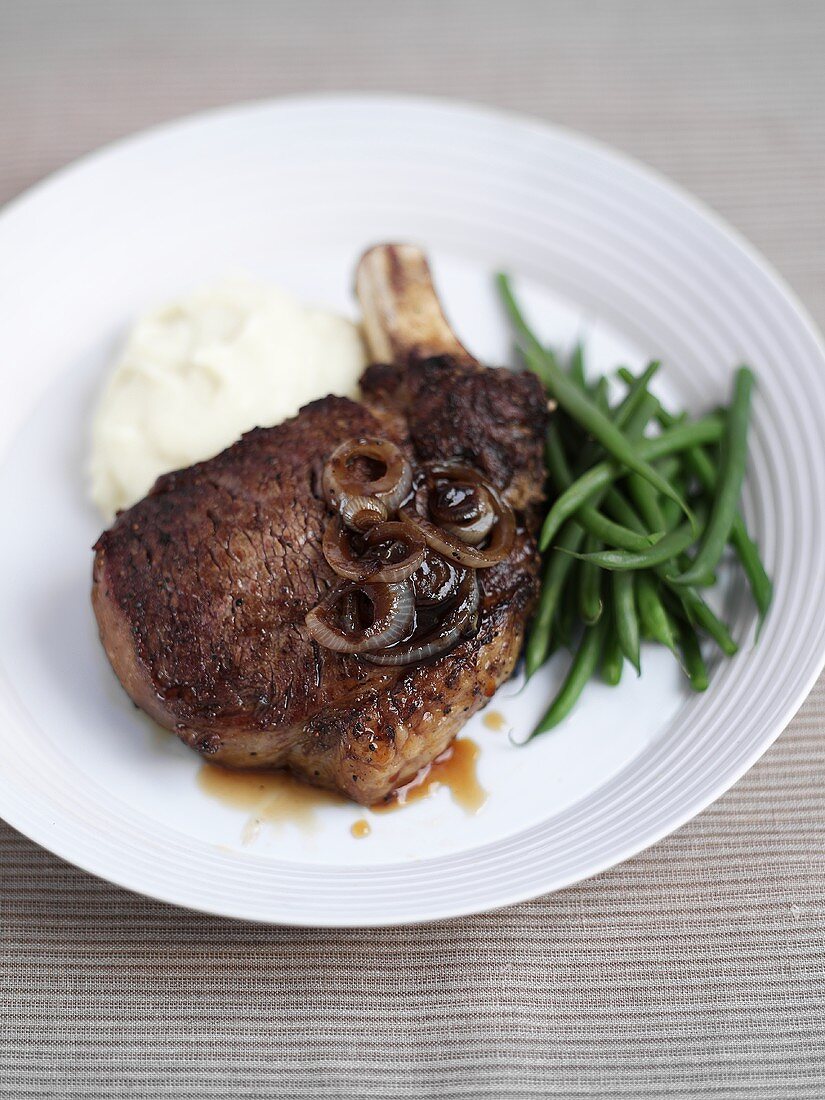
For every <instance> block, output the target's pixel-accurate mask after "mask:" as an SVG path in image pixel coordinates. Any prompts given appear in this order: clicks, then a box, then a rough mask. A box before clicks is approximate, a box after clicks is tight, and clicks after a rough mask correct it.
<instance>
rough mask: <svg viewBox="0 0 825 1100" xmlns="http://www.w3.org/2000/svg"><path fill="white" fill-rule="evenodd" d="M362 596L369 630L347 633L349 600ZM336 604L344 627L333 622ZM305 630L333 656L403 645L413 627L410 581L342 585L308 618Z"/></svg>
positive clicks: (364, 627)
mask: <svg viewBox="0 0 825 1100" xmlns="http://www.w3.org/2000/svg"><path fill="white" fill-rule="evenodd" d="M358 595H362V596H365V597H366V599H367V600H369V602H370V603H371V604H372V608H373V612H374V617H373V621H372V622H371V623H370V624H369V625H368V626H362V627H360V628H357V629H354V630H353V629H350V628H351V627H352V626H353V619H354V618H356V617H357V616H355V615H354V613H353V609H352V604H351V600H350V597H356V598H357V596H358ZM339 603H343V604H344V613H343V616H339V617H341V618H342V620H343V625H338V624H337V623H336V622H335V621H334V612H335V609H336V606H337V605H338V604H339ZM305 622H306V626H307V630H308V631H309V633H310V635H311V636H312V637H313V638H314V639H315V641H316V642H317V643H318V645H320V646H323V647H324V648H325V649H331V650H333V651H334V652H336V653H363V654H366V653H368V652H370V651H372V650H377V649H385V648H386V647H387V646H392V645H395V643H396V642H400V641H403V640H404V639H405V638H408V637H409V636H410V634H411V633H412V631H413V629H414V626H415V596H414V593H413V587H412V585H411V584H410V582H409V581H402V582H401V583H400V584H364V583H344V584H339V585H337V586H336V587H335V588H333V589H332V590H331V591H330V592H328V593H327V595H326V596H325V597H324V598H323V600H321V602H320V603H319V604H318V605H317V607H313V609H312V610H311V611H310V612H309V613H308V614H307V616H306V619H305Z"/></svg>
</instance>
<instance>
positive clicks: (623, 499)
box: [496, 274, 773, 736]
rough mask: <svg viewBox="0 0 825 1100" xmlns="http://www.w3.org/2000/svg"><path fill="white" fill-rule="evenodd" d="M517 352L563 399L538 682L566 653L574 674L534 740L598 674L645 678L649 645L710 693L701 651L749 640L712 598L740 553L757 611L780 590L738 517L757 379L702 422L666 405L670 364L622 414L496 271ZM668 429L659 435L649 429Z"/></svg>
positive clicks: (554, 437) (537, 642) (552, 475)
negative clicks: (537, 329) (723, 569)
mask: <svg viewBox="0 0 825 1100" xmlns="http://www.w3.org/2000/svg"><path fill="white" fill-rule="evenodd" d="M496 282H497V286H498V290H499V293H500V295H501V300H502V303H503V305H504V308H505V310H506V312H507V315H508V317H509V320H510V322H511V325H512V328H513V332H514V335H515V338H516V346H517V348H518V350H519V352H520V354H521V356H522V358H523V360H524V362H525V363H526V364H527V366H528V367H529V368H530V369H531V370H532V371H534V372H535V374H536V375H538V377H539V378H540V379H541V381H542V383H543V384H544V387H545V389H546V390H547V394H548V397H550V398H552V399H553V401H554V402H555V403H556V406H557V408H556V410H555V412H554V413H553V415H552V417H551V423H550V427H549V429H548V433H547V441H546V448H545V460H546V467H547V475H548V484H549V492H548V498H549V500H550V501H551V504H550V507H549V508H548V510H547V513H546V515H545V517H544V522H543V525H542V528H541V533H540V535H539V546H540V549H541V551H542V555H543V565H542V585H541V595H540V599H539V605H538V608H537V611H536V614H535V616H534V618H533V621H532V625H531V628H530V630H529V633H528V636H527V642H526V645H525V664H526V675H527V677H528V678H529V677H530V676H532V675H533V674H534V673H535V672H536V671H537V669H539V668H540V667H541V666H542V665H543V664H544V663H545V661H547V660H548V658H549V657H550V656H551V655H552V654H553V653H554V652H556V651H557V650H558V649H560V648H563V647H566V648H569V649H571V651H572V661H571V663H570V666H569V669H568V672H567V675H566V677H565V679H564V682H563V683H562V685H561V688H560V689H559V691H558V693H557V694H556V696H555V698H554V699H553V700H552V702H551V703H550V706H549V707H548V709H547V711H546V713H545V714H544V716H543V717H542V719H541V721H540V722H539V723H538V725H537V726H536V728H535V729H534V730H533V733H532V734H531V736H535V735H536V734H539V733H544V732H546V731H547V730H550V729H552V728H553V727H554V726H556V725H558V723H559V722H561V721H562V719H563V718H565V717H566V716H567V715H568V714H569V713H570V711H571V710H572V708H573V707H574V706H575V704H576V702H577V700H578V698H579V696H580V695H581V693H582V691H583V689H584V687H585V684H586V683H587V681H588V680H589V679H590V678H591V677H592V676H593V675H594V674H595V673H596V672H597V671H598V672H600V674H601V677H602V679H603V680H604V681H605V683H607V684H611V685H615V684H618V683H619V681H620V680H621V677H622V671H623V668H624V664H625V661H629V662H630V664H631V665H632V666H633V668H635V669H636V672H637V674H638V673H640V672H641V642H642V640H643V639H644V640H647V641H651V642H655V643H658V644H659V645H663V646H665V647H666V648H667V649H668V650H670V651H671V652H672V653H673V655H674V657H675V658H676V660H677V661H678V662H679V664H680V666H681V668H682V669H683V671H684V673H685V676H686V677H687V680H688V682H689V683H690V685H691V686H692V687H693V688H694V689H695V690H696V691H704V690H705V689H706V688H707V686H708V670H707V664H706V663H705V658H704V656H703V644H705V645H709V644H714V645H716V646H717V647H718V648H719V649H720V650H721V651H722V653H724V654H725V655H726V656H728V657H730V656H733V654H734V653H736V651H737V645H736V642H735V641H734V639H733V638H732V637H731V634H730V630H729V629H728V627H727V626H726V625H725V624H724V623H723V622H722V621H721V620H720V619H719V618H718V617H717V616H716V614H715V613H714V612H713V611H712V610H711V608H710V607H709V605H708V604H707V603H706V602H705V599H704V598H703V596H702V595H701V592H700V590H701V589H703V588H708V587H711V586H712V585H714V584H715V583H716V570H717V567H718V566H719V563H720V561H721V560H722V557H723V555H724V553H725V550H726V547H727V546H730V547H731V548H732V550H733V552H734V554H735V555H736V557H737V558H738V560H739V562H740V564H741V566H742V570H743V572H744V574H745V577H746V578H747V581H748V584H749V587H750V590H751V593H752V595H753V599H754V602H755V604H756V607H757V610H758V612H759V626H760V627H761V624H762V622H763V620H764V618H765V616H766V615H767V613H768V609H769V607H770V603H771V597H772V594H773V589H772V585H771V581H770V578H769V577H768V574H767V573H766V572H765V568H764V566H763V565H762V562H761V560H760V557H759V551H758V549H757V547H756V544H755V543H754V541H753V539H752V538H751V537H750V535H749V534H748V531H747V527H746V526H745V521H744V519H743V517H742V515H741V513H740V511H739V497H740V494H741V490H742V482H743V479H744V476H745V463H746V459H747V435H748V423H749V415H750V399H751V392H752V390H753V385H754V377H753V373H752V372H751V371H750V370H749V368H747V367H740V368H739V369H738V370H737V371H736V373H735V376H734V384H733V393H732V397H731V401H730V404H729V405H728V406H727V408H724V409H721V410H716V411H715V412H713V413H711V414H710V415H707V416H704V417H701V418H699V419H695V420H691V419H689V418H688V417H687V416H686V415H685V414H679V415H676V414H674V413H672V412H669V411H668V410H666V409H665V408H664V407H663V405H662V404H661V403H660V402H659V400H658V399H657V398H656V397H655V396H654V395H653V394H652V393H651V392H650V390H649V388H648V387H649V385H650V382H651V381H652V379H653V378H654V376H655V374H656V372H657V371H658V369H659V367H660V364H659V363H658V362H654V363H651V364H650V365H649V366H648V367H647V368H646V369H645V370H644V371H643V372H642V373H641V374H639V375H638V376H636V375H634V374H632V373H631V372H630V371H629V370H627V369H626V368H621V369H620V370H619V371H618V372H617V380H620V381H621V382H622V383H624V385H625V387H626V390H625V393H624V395H623V396H622V397H621V399H620V400H619V401H618V402H617V403H616V404H614V405H611V404H610V402H609V399H608V394H609V392H610V390H611V387H610V385H609V380H608V379H607V378H606V377H604V376H602V377H600V378H596V379H593V378H588V377H587V375H586V374H585V370H584V351H583V348H582V347H581V345H578V346H577V347H576V348H575V349H574V350H573V353H572V355H571V356H570V359H569V362H568V364H567V365H566V366H564V365H562V363H561V362H560V360H559V358H558V357H557V355H556V354H555V353H554V352H553V351H552V350H550V349H549V348H547V347H545V346H544V345H543V344H542V343H541V341H540V340H539V339H538V338H537V337H536V335H535V333H534V332H533V331H532V329H531V328H530V326H529V325H528V324H527V321H526V320H525V318H524V314H523V313H522V311H521V308H520V307H519V305H518V303H517V301H516V299H515V297H514V295H513V291H512V288H511V285H510V281H509V279H508V278H507V276H506V275H503V274H499V275H498V276H496ZM654 429H655V431H656V434H649V432H650V431H651V430H654Z"/></svg>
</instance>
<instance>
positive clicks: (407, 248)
mask: <svg viewBox="0 0 825 1100" xmlns="http://www.w3.org/2000/svg"><path fill="white" fill-rule="evenodd" d="M355 292H356V294H357V295H358V299H359V301H360V303H361V309H362V310H363V314H364V321H363V324H364V335H365V337H366V341H367V349H368V351H369V353H370V357H371V359H372V361H373V362H374V363H396V364H399V365H405V364H407V363H409V362H410V361H412V360H414V359H429V358H432V357H434V356H440V355H448V356H450V357H451V358H452V359H454V360H455V361H456V362H457V363H462V364H466V365H468V366H474V365H477V360H476V359H474V357H473V356H472V355H470V353H469V352H468V351H467V349H466V348H465V347H464V345H463V344H462V343H461V341H460V340H459V339H458V337H457V336H456V335H455V333H454V332H453V330H452V329H451V328H450V325H449V322H448V321H447V318H446V317H445V316H444V311H443V310H442V308H441V303H440V302H439V300H438V295H437V294H436V292H435V287H434V286H433V280H432V275H431V273H430V268H429V265H428V263H427V260H426V257H425V256H424V253H423V252H422V251H421V249H419V248H416V247H415V246H414V245H410V244H379V245H376V246H375V247H374V248H370V249H369V250H368V251H367V252H365V253H364V255H363V256H362V257H361V260H360V262H359V264H358V269H357V271H356V275H355Z"/></svg>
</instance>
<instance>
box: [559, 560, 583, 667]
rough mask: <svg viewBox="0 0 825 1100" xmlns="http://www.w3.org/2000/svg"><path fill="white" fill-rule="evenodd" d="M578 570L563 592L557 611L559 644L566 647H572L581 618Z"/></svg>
mask: <svg viewBox="0 0 825 1100" xmlns="http://www.w3.org/2000/svg"><path fill="white" fill-rule="evenodd" d="M577 580H578V571H575V572H574V573H573V576H572V577H571V578H570V581H569V582H568V584H567V586H566V587H565V589H564V592H562V594H561V600H560V602H559V608H558V611H557V612H556V622H555V626H554V628H553V630H554V634H555V635H556V636H557V637H558V640H559V644H560V645H563V646H564V648H565V649H572V646H573V639H574V637H575V634H576V624H577V622H578V620H579V598H578V593H579V586H578V583H577Z"/></svg>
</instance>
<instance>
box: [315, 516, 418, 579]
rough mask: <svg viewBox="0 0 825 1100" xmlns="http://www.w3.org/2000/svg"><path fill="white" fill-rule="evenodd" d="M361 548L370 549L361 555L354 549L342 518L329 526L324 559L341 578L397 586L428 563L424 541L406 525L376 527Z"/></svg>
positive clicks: (368, 531)
mask: <svg viewBox="0 0 825 1100" xmlns="http://www.w3.org/2000/svg"><path fill="white" fill-rule="evenodd" d="M355 537H356V538H357V537H358V536H355ZM361 544H362V546H363V545H365V546H366V549H365V550H364V552H363V553H360V554H359V553H357V552H356V550H355V549H354V548H353V536H352V535H351V534H350V533H349V532H348V531H347V529H346V527H344V525H343V523H342V522H341V520H340V518H339V517H338V516H336V517H335V518H334V519H333V520H332V521H331V522H330V523H328V524H327V526H326V530H325V531H324V541H323V544H322V547H323V551H324V557H325V558H326V559H327V562H328V564H329V566H330V568H331V569H334V570H335V572H336V573H337V574H338V576H339V577H346V579H347V580H351V581H366V580H369V581H372V582H374V583H377V582H384V583H392V584H395V583H397V582H399V581H405V580H406V579H407V577H409V576H411V575H412V574H413V573H414V572H415V571H416V570H417V569H418V567H419V566H420V565H421V563H422V562H423V561H424V551H425V549H426V547H425V543H424V539H423V538H422V537H421V535H419V534H418V532H417V531H413V530H412V528H410V527H405V526H404V524H402V523H376V524H374V525H373V526H372V527H369V528H368V529H367V530H366V531H364V532H363V534H362V536H361ZM399 547H400V550H401V556H400V557H399Z"/></svg>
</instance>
